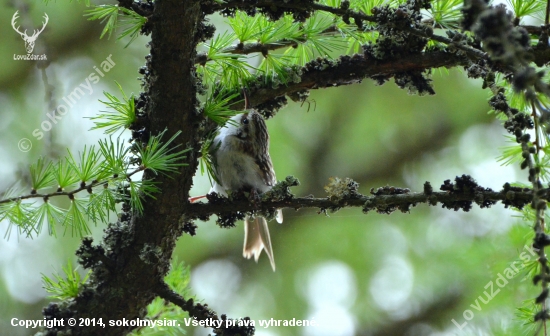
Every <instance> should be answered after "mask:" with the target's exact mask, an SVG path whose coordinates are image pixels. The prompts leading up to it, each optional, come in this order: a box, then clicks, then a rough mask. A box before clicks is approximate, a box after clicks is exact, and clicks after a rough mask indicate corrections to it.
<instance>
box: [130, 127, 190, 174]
mask: <svg viewBox="0 0 550 336" xmlns="http://www.w3.org/2000/svg"><path fill="white" fill-rule="evenodd" d="M165 132H166V130H164V131H163V132H162V133H160V134H159V135H157V136H152V137H150V138H149V141H148V143H147V145H146V146H145V147H141V146H139V147H137V148H138V152H139V156H140V158H141V164H142V166H143V168H144V169H148V170H150V171H152V172H154V173H155V174H158V173H162V174H165V175H167V176H168V173H175V172H177V170H178V168H179V167H182V166H185V165H186V164H185V163H183V162H181V161H183V160H184V159H185V157H186V156H185V155H184V153H186V152H187V151H188V150H189V149H184V150H180V151H177V152H174V150H175V149H176V148H178V147H180V146H181V145H177V146H174V147H170V145H171V144H172V142H173V141H174V140H175V139H176V137H177V136H178V135H180V133H181V131H178V132H176V133H175V134H174V135H173V136H172V137H171V138H170V139H169V140H168V141H167V142H165V143H161V141H160V140H161V138H162V136H163V135H164V133H165Z"/></svg>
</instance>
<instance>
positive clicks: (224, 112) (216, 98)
mask: <svg viewBox="0 0 550 336" xmlns="http://www.w3.org/2000/svg"><path fill="white" fill-rule="evenodd" d="M239 96H240V94H239V93H234V94H229V95H228V94H227V93H226V92H219V93H218V94H216V95H213V94H210V95H209V96H208V97H207V98H206V102H205V104H204V108H203V113H204V115H205V116H206V117H208V118H209V119H210V120H212V121H213V122H215V123H216V124H218V125H219V126H223V125H225V123H226V122H227V120H229V118H231V117H233V116H235V115H237V114H239V113H242V111H237V110H233V109H231V108H230V107H229V106H230V103H232V101H233V99H235V98H237V97H239Z"/></svg>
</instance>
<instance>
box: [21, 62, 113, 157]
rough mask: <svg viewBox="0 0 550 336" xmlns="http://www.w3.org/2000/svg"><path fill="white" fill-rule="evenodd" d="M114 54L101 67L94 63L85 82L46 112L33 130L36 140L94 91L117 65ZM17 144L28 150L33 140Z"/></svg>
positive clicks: (25, 140)
mask: <svg viewBox="0 0 550 336" xmlns="http://www.w3.org/2000/svg"><path fill="white" fill-rule="evenodd" d="M112 56H113V55H112V54H111V55H109V56H108V57H107V58H106V59H105V60H104V61H103V62H101V64H100V66H99V68H98V67H97V66H95V65H94V66H93V69H94V71H93V72H91V73H90V74H89V75H88V77H86V79H85V80H84V81H83V82H81V83H80V84H79V85H78V86H77V87H75V88H74V90H73V91H71V92H70V93H69V94H68V95H65V96H64V97H63V98H61V99H62V100H63V101H64V102H65V104H59V105H58V106H57V108H56V109H55V110H53V111H52V112H48V113H46V118H45V120H44V121H42V123H41V124H40V127H39V128H36V129H34V130H33V131H32V135H33V136H34V138H35V139H36V140H42V138H44V133H47V132H49V131H51V130H52V128H53V127H54V125H57V123H58V122H59V121H60V120H61V119H62V118H63V116H64V115H65V114H67V112H69V108H71V107H73V106H74V104H75V103H76V102H77V101H78V100H80V99H81V98H82V97H83V96H85V95H86V94H87V95H88V96H89V95H91V94H92V93H93V92H94V88H93V86H92V85H95V84H97V83H99V80H100V79H101V78H103V77H105V74H106V73H108V72H109V71H111V69H112V68H113V67H114V66H115V65H116V63H115V62H114V61H113V60H112V58H111V57H112ZM100 68H101V69H100ZM84 90H85V91H84ZM17 146H18V147H19V150H20V151H22V152H28V151H29V150H30V149H31V148H32V141H31V140H29V139H28V138H22V139H21V140H19V143H18V144H17Z"/></svg>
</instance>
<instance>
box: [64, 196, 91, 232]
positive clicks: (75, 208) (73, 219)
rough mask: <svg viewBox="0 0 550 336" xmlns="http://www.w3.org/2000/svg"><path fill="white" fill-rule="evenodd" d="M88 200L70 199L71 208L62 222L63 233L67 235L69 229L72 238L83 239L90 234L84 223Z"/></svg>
mask: <svg viewBox="0 0 550 336" xmlns="http://www.w3.org/2000/svg"><path fill="white" fill-rule="evenodd" d="M88 203H89V202H88V200H86V199H77V198H75V199H72V200H71V206H70V207H69V210H68V211H67V213H66V216H65V219H64V220H63V226H64V227H65V232H64V234H65V233H67V230H68V228H69V227H70V228H71V235H72V236H73V237H74V236H75V235H76V236H77V237H84V236H86V235H89V234H91V233H92V231H90V228H89V226H88V222H87V221H86V217H85V216H84V215H85V214H86V209H87V207H88Z"/></svg>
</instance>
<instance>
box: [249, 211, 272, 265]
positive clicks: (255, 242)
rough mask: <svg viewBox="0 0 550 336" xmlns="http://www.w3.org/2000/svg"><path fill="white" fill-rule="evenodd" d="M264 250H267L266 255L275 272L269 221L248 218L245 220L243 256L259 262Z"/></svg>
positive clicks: (259, 217)
mask: <svg viewBox="0 0 550 336" xmlns="http://www.w3.org/2000/svg"><path fill="white" fill-rule="evenodd" d="M263 249H265V253H266V254H267V257H268V258H269V261H270V262H271V268H273V271H275V259H274V258H273V249H272V248H271V238H270V237H269V228H268V227H267V221H266V220H265V218H263V217H261V216H256V217H253V218H251V217H248V216H247V217H246V218H245V220H244V248H243V256H244V257H245V258H247V259H250V258H251V257H252V256H254V260H255V261H256V262H258V258H260V253H261V252H262V250H263Z"/></svg>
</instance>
